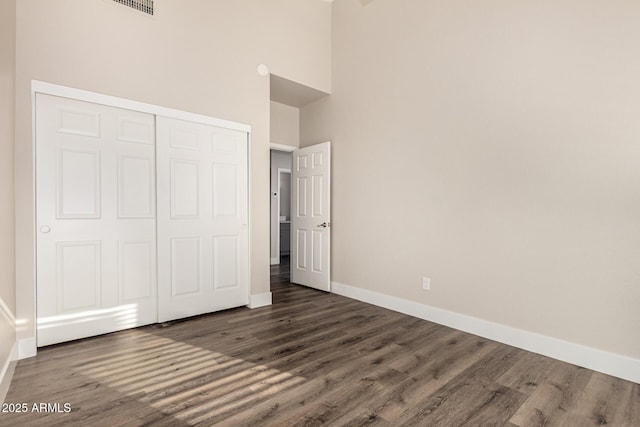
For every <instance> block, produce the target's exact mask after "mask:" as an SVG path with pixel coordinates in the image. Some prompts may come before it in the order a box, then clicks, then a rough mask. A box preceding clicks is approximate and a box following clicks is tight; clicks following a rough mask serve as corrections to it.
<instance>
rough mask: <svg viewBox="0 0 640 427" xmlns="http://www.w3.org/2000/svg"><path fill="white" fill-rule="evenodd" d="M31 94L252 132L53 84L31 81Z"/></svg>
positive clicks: (227, 123)
mask: <svg viewBox="0 0 640 427" xmlns="http://www.w3.org/2000/svg"><path fill="white" fill-rule="evenodd" d="M31 92H33V93H42V94H46V95H54V96H60V97H63V98H71V99H75V100H78V101H85V102H93V103H95V104H102V105H107V106H110V107H117V108H124V109H127V110H134V111H139V112H141V113H149V114H154V115H156V116H164V117H170V118H173V119H179V120H186V121H191V122H197V123H202V124H206V125H211V126H217V127H222V128H225V129H232V130H239V131H242V132H247V133H249V132H251V126H249V125H247V124H243V123H237V122H232V121H229V120H224V119H218V118H215V117H209V116H204V115H201V114H196V113H190V112H187V111H180V110H174V109H173V108H167V107H161V106H159V105H153V104H147V103H144V102H138V101H132V100H129V99H124V98H118V97H116V96H111V95H104V94H101V93H95V92H89V91H86V90H82V89H75V88H71V87H67V86H60V85H56V84H53V83H47V82H41V81H38V80H32V81H31ZM34 104H35V103H34Z"/></svg>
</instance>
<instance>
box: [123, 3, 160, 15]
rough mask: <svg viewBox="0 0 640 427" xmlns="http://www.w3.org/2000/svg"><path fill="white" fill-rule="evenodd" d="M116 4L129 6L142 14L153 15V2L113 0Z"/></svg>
mask: <svg viewBox="0 0 640 427" xmlns="http://www.w3.org/2000/svg"><path fill="white" fill-rule="evenodd" d="M113 1H114V2H116V3H120V4H123V5H125V6H129V7H131V8H133V9H135V10H139V11H140V12H144V13H147V14H149V15H153V0H113Z"/></svg>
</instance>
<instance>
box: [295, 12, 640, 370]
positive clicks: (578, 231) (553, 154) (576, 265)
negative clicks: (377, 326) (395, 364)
mask: <svg viewBox="0 0 640 427" xmlns="http://www.w3.org/2000/svg"><path fill="white" fill-rule="evenodd" d="M401 3H402V4H399V2H395V1H389V0H376V1H373V2H369V3H368V5H367V6H364V7H363V6H362V4H361V2H359V1H356V0H338V1H337V2H335V3H334V5H333V33H332V36H333V86H332V95H331V96H330V97H327V98H324V99H322V100H320V101H317V102H316V103H314V104H311V105H309V106H307V107H304V108H302V109H301V143H302V145H303V146H306V145H309V144H311V143H315V142H321V141H325V140H332V141H333V147H332V150H333V179H332V182H333V201H332V209H333V214H332V232H333V238H332V251H333V252H332V276H333V277H332V279H333V280H334V281H337V282H341V283H344V284H348V285H352V286H356V287H360V288H365V289H370V290H373V291H376V292H381V293H384V294H388V295H393V296H397V297H401V298H405V299H409V300H412V301H417V302H421V303H424V304H428V305H432V306H436V307H440V308H443V309H447V310H452V311H454V312H458V313H463V314H466V315H470V316H475V317H478V318H482V319H487V320H490V321H493V322H498V323H501V324H505V325H509V326H513V327H516V328H520V329H524V330H528V331H533V332H537V333H540V334H544V335H547V336H551V337H557V338H561V339H563V340H567V341H570V342H574V343H579V344H584V345H586V346H590V347H593V348H597V349H602V350H606V351H610V352H613V353H618V354H621V355H626V356H629V357H631V358H635V359H638V358H640V339H639V335H638V325H640V309H639V308H638V305H639V303H640V263H639V262H638V259H640V167H639V165H640V119H639V118H640V78H638V76H640V55H638V40H640V26H639V25H638V22H640V3H639V2H629V1H621V0H614V1H610V2H602V1H596V0H586V1H585V0H581V1H577V0H560V1H538V0H522V1H506V0H491V1H483V2H476V1H446V2H443V1H435V0H433V1H430V0H407V1H403V2H401ZM422 276H427V277H430V278H431V291H430V292H426V291H423V290H422V289H421V278H422Z"/></svg>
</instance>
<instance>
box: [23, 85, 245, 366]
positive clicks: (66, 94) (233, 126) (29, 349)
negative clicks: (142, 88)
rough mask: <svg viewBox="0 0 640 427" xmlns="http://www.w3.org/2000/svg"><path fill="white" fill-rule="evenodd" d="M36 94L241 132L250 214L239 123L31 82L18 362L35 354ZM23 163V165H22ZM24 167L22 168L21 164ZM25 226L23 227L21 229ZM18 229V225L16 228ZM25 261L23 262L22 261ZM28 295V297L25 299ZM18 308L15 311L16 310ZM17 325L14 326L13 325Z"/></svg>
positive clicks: (243, 126) (241, 127) (240, 124)
mask: <svg viewBox="0 0 640 427" xmlns="http://www.w3.org/2000/svg"><path fill="white" fill-rule="evenodd" d="M36 94H45V95H52V96H58V97H62V98H70V99H74V100H78V101H84V102H90V103H95V104H101V105H105V106H109V107H116V108H122V109H127V110H133V111H137V112H141V113H148V114H153V115H155V116H164V117H169V118H175V119H180V120H186V121H191V122H197V123H202V124H206V125H211V126H216V127H220V128H226V129H230V130H237V131H241V132H245V133H246V134H247V207H248V211H249V212H251V197H250V195H251V160H250V159H251V126H249V125H247V124H243V123H237V122H232V121H229V120H224V119H218V118H214V117H209V116H205V115H200V114H195V113H189V112H186V111H181V110H175V109H172V108H167V107H162V106H158V105H153V104H147V103H143V102H138V101H133V100H129V99H125V98H119V97H115V96H110V95H104V94H100V93H96V92H91V91H86V90H82V89H76V88H71V87H67V86H61V85H57V84H53V83H48V82H42V81H37V80H32V81H31V126H32V129H31V159H30V160H31V183H32V186H31V200H30V203H31V206H32V208H33V211H32V217H31V218H30V220H29V221H28V223H29V224H30V228H31V232H32V233H33V234H32V236H33V239H32V241H31V242H29V249H28V250H29V254H30V256H29V258H26V257H25V256H24V255H26V252H24V251H23V252H22V257H21V254H20V253H17V254H16V258H17V261H18V262H19V263H21V264H23V265H22V266H21V265H20V264H19V265H18V266H17V269H16V275H17V277H16V278H17V279H18V277H19V276H22V275H25V276H26V274H25V273H26V272H27V271H30V277H25V278H24V279H23V280H25V281H27V283H28V282H31V288H30V289H29V290H28V291H27V292H25V293H24V298H23V299H24V300H28V301H30V302H32V303H33V305H32V310H29V312H26V309H23V312H18V313H17V316H16V317H17V318H18V319H17V320H20V325H18V337H17V338H18V348H17V352H18V358H19V359H22V358H26V357H31V356H35V355H36V353H37V341H36V333H37V332H36V331H37V310H36V295H37V288H36V287H37V282H36V267H37V264H36V263H37V260H36V238H35V236H36V233H37V230H36V226H37V224H36V213H37V211H36V209H37V207H36V203H35V202H36V188H35V183H36V172H37V170H36V168H37V165H36V163H35V148H36V136H37V135H36ZM22 163H24V162H22ZM23 166H24V164H23ZM16 167H20V164H19V163H18V162H16ZM250 217H251V215H249V218H248V219H247V220H248V226H247V229H248V233H249V236H251V218H250ZM24 224H25V223H23V226H24ZM17 226H18V225H17ZM250 240H251V239H250V238H249V242H248V245H249V247H248V251H247V259H248V263H247V264H248V266H249V268H248V271H247V272H246V274H247V275H248V278H249V280H248V282H249V284H250V283H251V268H250V266H251V241H250ZM25 258H26V259H25ZM27 262H28V263H30V265H29V266H26V269H25V268H24V267H25V266H24V264H26V263H27ZM247 293H248V295H247V301H251V289H250V286H249V288H248V290H247ZM29 294H30V295H29ZM17 308H19V307H17ZM16 323H18V322H16Z"/></svg>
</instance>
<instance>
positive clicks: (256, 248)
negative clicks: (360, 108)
mask: <svg viewBox="0 0 640 427" xmlns="http://www.w3.org/2000/svg"><path fill="white" fill-rule="evenodd" d="M330 31H331V5H330V4H328V3H325V2H321V1H318V0H302V1H301V0H278V1H269V2H265V1H262V0H234V1H222V0H216V1H192V2H184V1H181V0H163V1H161V2H156V15H155V16H154V17H148V16H145V15H143V14H141V13H139V12H136V11H133V10H130V9H128V8H126V7H124V6H122V5H119V4H117V3H115V2H112V1H107V0H83V1H77V0H49V1H36V0H21V1H19V2H18V6H17V52H16V56H17V58H16V70H17V81H16V165H17V172H16V191H17V194H18V197H17V201H16V212H17V218H18V222H17V225H16V226H17V236H18V239H17V249H16V255H17V261H16V262H17V281H18V289H17V293H18V295H17V311H18V316H19V320H21V321H24V322H25V323H24V325H23V327H22V328H20V329H19V331H18V333H19V338H20V339H24V340H28V339H30V338H32V337H33V336H34V324H33V318H34V288H33V280H34V277H33V269H34V265H33V239H34V236H33V210H34V206H33V198H32V188H33V179H32V176H33V169H32V164H31V159H32V155H33V151H32V145H31V98H30V82H31V80H32V79H36V80H42V81H47V82H51V83H55V84H59V85H65V86H71V87H76V88H80V89H85V90H89V91H94V92H100V93H105V94H109V95H114V96H118V97H122V98H128V99H133V100H136V101H142V102H147V103H152V104H157V105H162V106H167V107H171V108H175V109H180V110H185V111H190V112H195V113H200V114H205V115H209V116H213V117H219V118H223V119H228V120H232V121H237V122H241V123H247V124H249V125H251V126H252V140H251V153H250V156H251V159H250V160H251V181H250V185H251V196H250V203H251V237H250V244H251V292H252V294H261V293H264V292H268V291H269V79H268V78H265V77H260V76H259V75H258V74H257V72H256V67H257V65H258V64H261V63H264V64H266V65H267V66H268V67H269V68H270V69H271V71H272V72H274V73H277V74H278V75H280V76H283V77H286V78H289V79H291V80H294V81H297V82H301V83H303V84H305V85H308V86H311V87H315V88H317V89H319V90H324V91H327V92H328V91H329V89H330V65H329V64H330V49H331V46H330Z"/></svg>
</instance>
